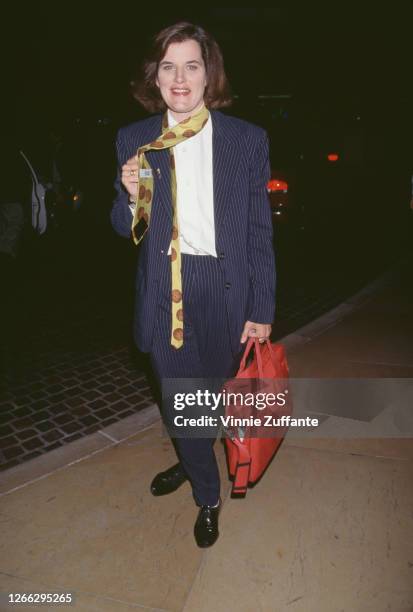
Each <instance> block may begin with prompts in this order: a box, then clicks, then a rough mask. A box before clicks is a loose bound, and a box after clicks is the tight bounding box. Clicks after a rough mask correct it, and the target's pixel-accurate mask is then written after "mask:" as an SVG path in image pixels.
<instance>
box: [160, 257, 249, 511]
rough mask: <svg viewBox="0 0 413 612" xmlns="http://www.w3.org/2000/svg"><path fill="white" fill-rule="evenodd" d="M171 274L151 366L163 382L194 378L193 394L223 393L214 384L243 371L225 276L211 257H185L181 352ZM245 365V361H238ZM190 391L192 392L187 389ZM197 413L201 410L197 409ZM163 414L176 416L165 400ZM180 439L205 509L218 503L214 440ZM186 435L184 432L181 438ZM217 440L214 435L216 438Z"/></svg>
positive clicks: (197, 499) (162, 292)
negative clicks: (172, 337)
mask: <svg viewBox="0 0 413 612" xmlns="http://www.w3.org/2000/svg"><path fill="white" fill-rule="evenodd" d="M169 275H170V268H168V269H167V270H164V271H163V274H162V277H161V279H160V280H161V283H160V290H159V301H158V314H157V319H156V322H155V332H154V337H153V342H152V348H151V362H152V366H153V369H154V371H155V374H156V376H157V378H158V380H162V379H163V378H175V379H176V378H177V379H179V378H194V379H195V381H194V388H193V391H194V392H196V391H197V390H198V389H199V390H202V389H208V390H209V391H210V392H217V391H219V389H220V388H221V384H219V386H218V387H216V386H214V385H216V382H214V381H213V380H211V379H215V378H221V377H227V376H228V377H229V376H232V375H233V374H234V370H235V369H236V368H237V365H238V363H237V361H234V356H233V353H232V347H231V338H230V329H229V325H228V319H227V315H226V307H225V297H224V294H223V292H222V281H223V272H222V269H221V266H220V265H219V261H218V260H217V259H216V258H215V257H211V256H197V255H187V254H182V287H183V292H184V294H185V326H184V344H183V346H182V348H180V349H179V351H177V350H175V349H174V348H173V347H172V346H171V345H170V343H169V325H170V318H171V317H170V310H171V300H170V295H169V292H168V290H167V287H168V286H169V285H168V281H169V278H168V276H169ZM238 361H239V360H238ZM185 388H186V390H187V391H188V386H187V385H186V386H185ZM195 410H196V411H198V410H199V409H198V408H196V409H195ZM162 414H163V418H164V421H165V422H166V423H171V422H173V417H174V416H176V411H175V410H174V407H173V405H172V404H171V402H168V400H167V399H166V398H165V397H164V398H163V405H162ZM212 429H214V431H213V434H214V435H215V436H216V434H217V428H212ZM186 433H187V434H189V437H188V438H183V437H176V438H175V445H176V447H177V449H178V456H179V459H180V462H181V465H182V467H183V469H184V471H185V472H186V473H187V474H188V476H189V479H190V481H191V484H192V489H193V496H194V499H195V502H196V503H197V504H199V505H202V504H210V505H213V504H215V503H216V502H217V500H218V497H219V488H220V479H219V470H218V467H217V462H216V458H215V454H214V450H213V444H214V437H210V438H205V437H202V438H194V437H191V435H190V434H191V433H192V435H195V434H196V432H195V434H194V432H188V431H187V432H186ZM181 435H183V434H182V432H181ZM210 435H211V436H212V432H210Z"/></svg>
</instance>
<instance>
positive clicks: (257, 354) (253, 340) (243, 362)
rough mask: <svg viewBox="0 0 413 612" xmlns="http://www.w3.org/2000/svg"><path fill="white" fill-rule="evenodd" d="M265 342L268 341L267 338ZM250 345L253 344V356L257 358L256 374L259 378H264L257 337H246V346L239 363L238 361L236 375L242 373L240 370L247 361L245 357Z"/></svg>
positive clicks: (242, 369)
mask: <svg viewBox="0 0 413 612" xmlns="http://www.w3.org/2000/svg"><path fill="white" fill-rule="evenodd" d="M267 342H270V341H269V340H267ZM252 345H254V351H255V356H256V358H257V365H258V375H259V377H260V378H264V371H263V368H262V357H261V347H260V343H259V341H258V338H249V339H248V342H247V346H246V347H245V351H244V355H243V356H242V359H241V363H240V366H239V369H238V372H237V376H238V374H242V372H243V371H244V370H245V367H246V363H247V357H248V355H249V354H250V352H251V349H252Z"/></svg>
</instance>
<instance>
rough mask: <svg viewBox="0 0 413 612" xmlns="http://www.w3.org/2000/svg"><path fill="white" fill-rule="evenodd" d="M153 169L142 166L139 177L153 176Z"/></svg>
mask: <svg viewBox="0 0 413 612" xmlns="http://www.w3.org/2000/svg"><path fill="white" fill-rule="evenodd" d="M152 176H153V175H152V170H151V169H150V168H149V169H147V168H141V169H140V170H139V178H152Z"/></svg>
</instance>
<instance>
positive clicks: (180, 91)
mask: <svg viewBox="0 0 413 612" xmlns="http://www.w3.org/2000/svg"><path fill="white" fill-rule="evenodd" d="M171 91H172V93H173V95H174V96H187V95H188V94H189V93H191V90H190V89H187V88H186V87H174V88H173V89H171Z"/></svg>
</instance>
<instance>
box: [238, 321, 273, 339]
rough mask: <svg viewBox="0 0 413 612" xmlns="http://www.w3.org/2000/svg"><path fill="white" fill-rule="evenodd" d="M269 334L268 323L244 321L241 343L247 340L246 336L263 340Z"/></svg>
mask: <svg viewBox="0 0 413 612" xmlns="http://www.w3.org/2000/svg"><path fill="white" fill-rule="evenodd" d="M270 334H271V325H269V324H268V323H253V322H252V321H246V323H245V325H244V331H243V332H242V335H241V344H244V342H245V341H246V340H247V338H258V339H259V341H260V342H264V341H265V340H266V339H267V338H269V337H270Z"/></svg>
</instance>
